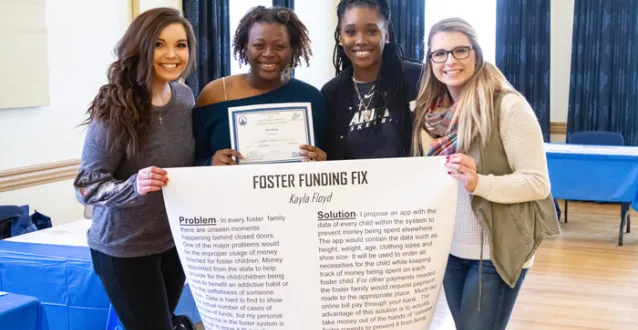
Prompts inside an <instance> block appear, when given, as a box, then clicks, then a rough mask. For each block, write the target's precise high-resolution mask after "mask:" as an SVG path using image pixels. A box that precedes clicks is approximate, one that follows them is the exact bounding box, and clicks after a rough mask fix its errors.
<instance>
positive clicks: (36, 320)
mask: <svg viewBox="0 0 638 330" xmlns="http://www.w3.org/2000/svg"><path fill="white" fill-rule="evenodd" d="M0 327H1V328H2V329H6V330H14V329H15V330H48V329H49V323H48V322H47V318H46V315H45V313H44V309H43V307H42V304H40V301H39V300H38V299H37V298H35V297H30V296H24V295H19V294H14V293H6V294H2V293H0Z"/></svg>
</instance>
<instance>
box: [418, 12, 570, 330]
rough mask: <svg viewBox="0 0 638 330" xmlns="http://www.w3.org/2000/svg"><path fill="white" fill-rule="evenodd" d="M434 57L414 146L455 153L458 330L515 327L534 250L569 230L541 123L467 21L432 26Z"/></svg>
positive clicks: (447, 282) (452, 264)
mask: <svg viewBox="0 0 638 330" xmlns="http://www.w3.org/2000/svg"><path fill="white" fill-rule="evenodd" d="M425 62H426V63H425V64H426V68H425V71H424V73H423V77H422V81H421V88H420V91H419V96H418V98H417V106H416V109H415V125H414V133H413V150H412V152H413V154H414V155H415V156H445V157H446V159H447V161H446V164H447V167H448V168H449V172H448V174H449V175H452V176H453V177H455V178H457V179H458V180H459V181H460V183H461V184H459V190H458V198H457V206H456V219H455V224H454V234H453V238H452V245H451V251H450V255H449V257H448V263H447V268H446V272H445V276H444V279H443V287H444V289H445V295H446V298H447V302H448V305H449V307H450V311H451V313H452V317H453V318H454V322H455V323H456V328H457V329H463V330H465V329H476V330H479V329H486V330H488V329H489V330H499V329H505V328H506V327H507V323H508V320H509V317H510V314H511V312H512V309H513V307H514V304H515V302H516V298H517V296H518V293H519V290H520V288H521V285H522V283H523V280H524V279H525V276H526V274H527V271H528V269H529V267H531V266H532V264H533V262H534V253H535V252H536V250H537V248H538V246H539V245H540V243H541V241H542V240H543V238H544V237H546V236H548V235H552V234H555V233H557V232H558V230H559V229H558V220H557V218H556V211H555V209H554V203H553V199H552V198H551V194H550V182H549V175H548V170H547V159H546V157H545V152H544V149H543V137H542V133H541V129H540V126H539V124H538V121H537V119H536V115H535V114H534V111H533V110H532V108H531V107H530V105H529V104H528V103H527V101H526V100H525V98H524V97H523V96H522V95H521V94H520V93H518V92H517V91H516V90H515V89H514V88H513V87H512V86H511V85H510V84H509V82H508V81H507V79H506V78H505V77H504V76H503V74H502V73H501V72H500V71H499V70H498V68H497V67H496V66H494V65H493V64H491V63H488V62H486V61H485V60H484V58H483V52H482V50H481V46H480V44H479V43H478V41H477V35H476V32H475V31H474V29H473V28H472V27H471V26H470V25H469V24H468V23H467V22H465V21H464V20H462V19H458V18H450V19H445V20H442V21H440V22H438V23H437V24H435V25H434V26H433V27H432V29H431V31H430V34H429V37H428V53H427V57H426V60H425ZM444 175H445V174H444ZM429 189H432V188H431V187H430V188H429Z"/></svg>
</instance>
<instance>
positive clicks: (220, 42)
mask: <svg viewBox="0 0 638 330" xmlns="http://www.w3.org/2000/svg"><path fill="white" fill-rule="evenodd" d="M228 1H229V0H183V10H184V17H185V18H186V19H188V20H189V21H190V22H191V24H192V25H193V30H195V37H196V38H197V46H198V48H197V69H196V70H195V72H194V73H193V74H191V76H190V77H189V78H188V79H186V84H187V85H188V86H190V88H191V89H192V90H193V93H194V94H195V98H197V95H199V92H200V91H201V90H202V88H204V86H206V84H208V83H209V82H211V81H213V80H215V79H217V78H221V77H224V76H228V75H230V51H231V49H230V48H231V45H230V23H229V4H228Z"/></svg>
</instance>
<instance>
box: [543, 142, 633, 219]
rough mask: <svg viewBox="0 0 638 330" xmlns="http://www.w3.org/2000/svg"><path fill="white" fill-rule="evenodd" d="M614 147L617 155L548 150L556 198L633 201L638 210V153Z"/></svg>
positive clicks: (550, 173)
mask: <svg viewBox="0 0 638 330" xmlns="http://www.w3.org/2000/svg"><path fill="white" fill-rule="evenodd" d="M614 150H615V151H616V152H615V154H600V153H578V152H560V151H548V152H547V163H548V167H549V176H550V181H551V185H552V194H553V195H554V197H555V198H559V199H566V200H581V201H597V202H625V203H632V207H633V208H634V209H635V210H638V155H635V154H633V152H632V153H628V154H626V155H623V154H622V150H623V149H622V148H621V147H620V148H617V149H614ZM627 150H632V151H633V150H634V149H633V148H628V149H627Z"/></svg>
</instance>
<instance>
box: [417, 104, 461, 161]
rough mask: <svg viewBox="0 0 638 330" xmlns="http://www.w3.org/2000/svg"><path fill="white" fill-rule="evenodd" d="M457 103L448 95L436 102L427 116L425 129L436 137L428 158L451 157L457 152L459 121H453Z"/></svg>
mask: <svg viewBox="0 0 638 330" xmlns="http://www.w3.org/2000/svg"><path fill="white" fill-rule="evenodd" d="M455 111H456V103H453V102H452V101H451V100H450V99H449V97H448V95H447V94H445V95H444V96H441V97H439V98H438V99H436V101H434V103H433V104H432V106H430V108H429V109H428V111H427V113H426V114H425V123H424V124H423V125H424V126H425V129H427V130H428V132H430V134H431V135H432V136H433V137H435V139H434V141H432V145H431V146H430V151H429V152H428V156H437V155H451V154H453V153H455V152H456V145H457V130H458V126H459V122H458V119H456V120H454V121H452V118H453V117H454V112H455Z"/></svg>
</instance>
